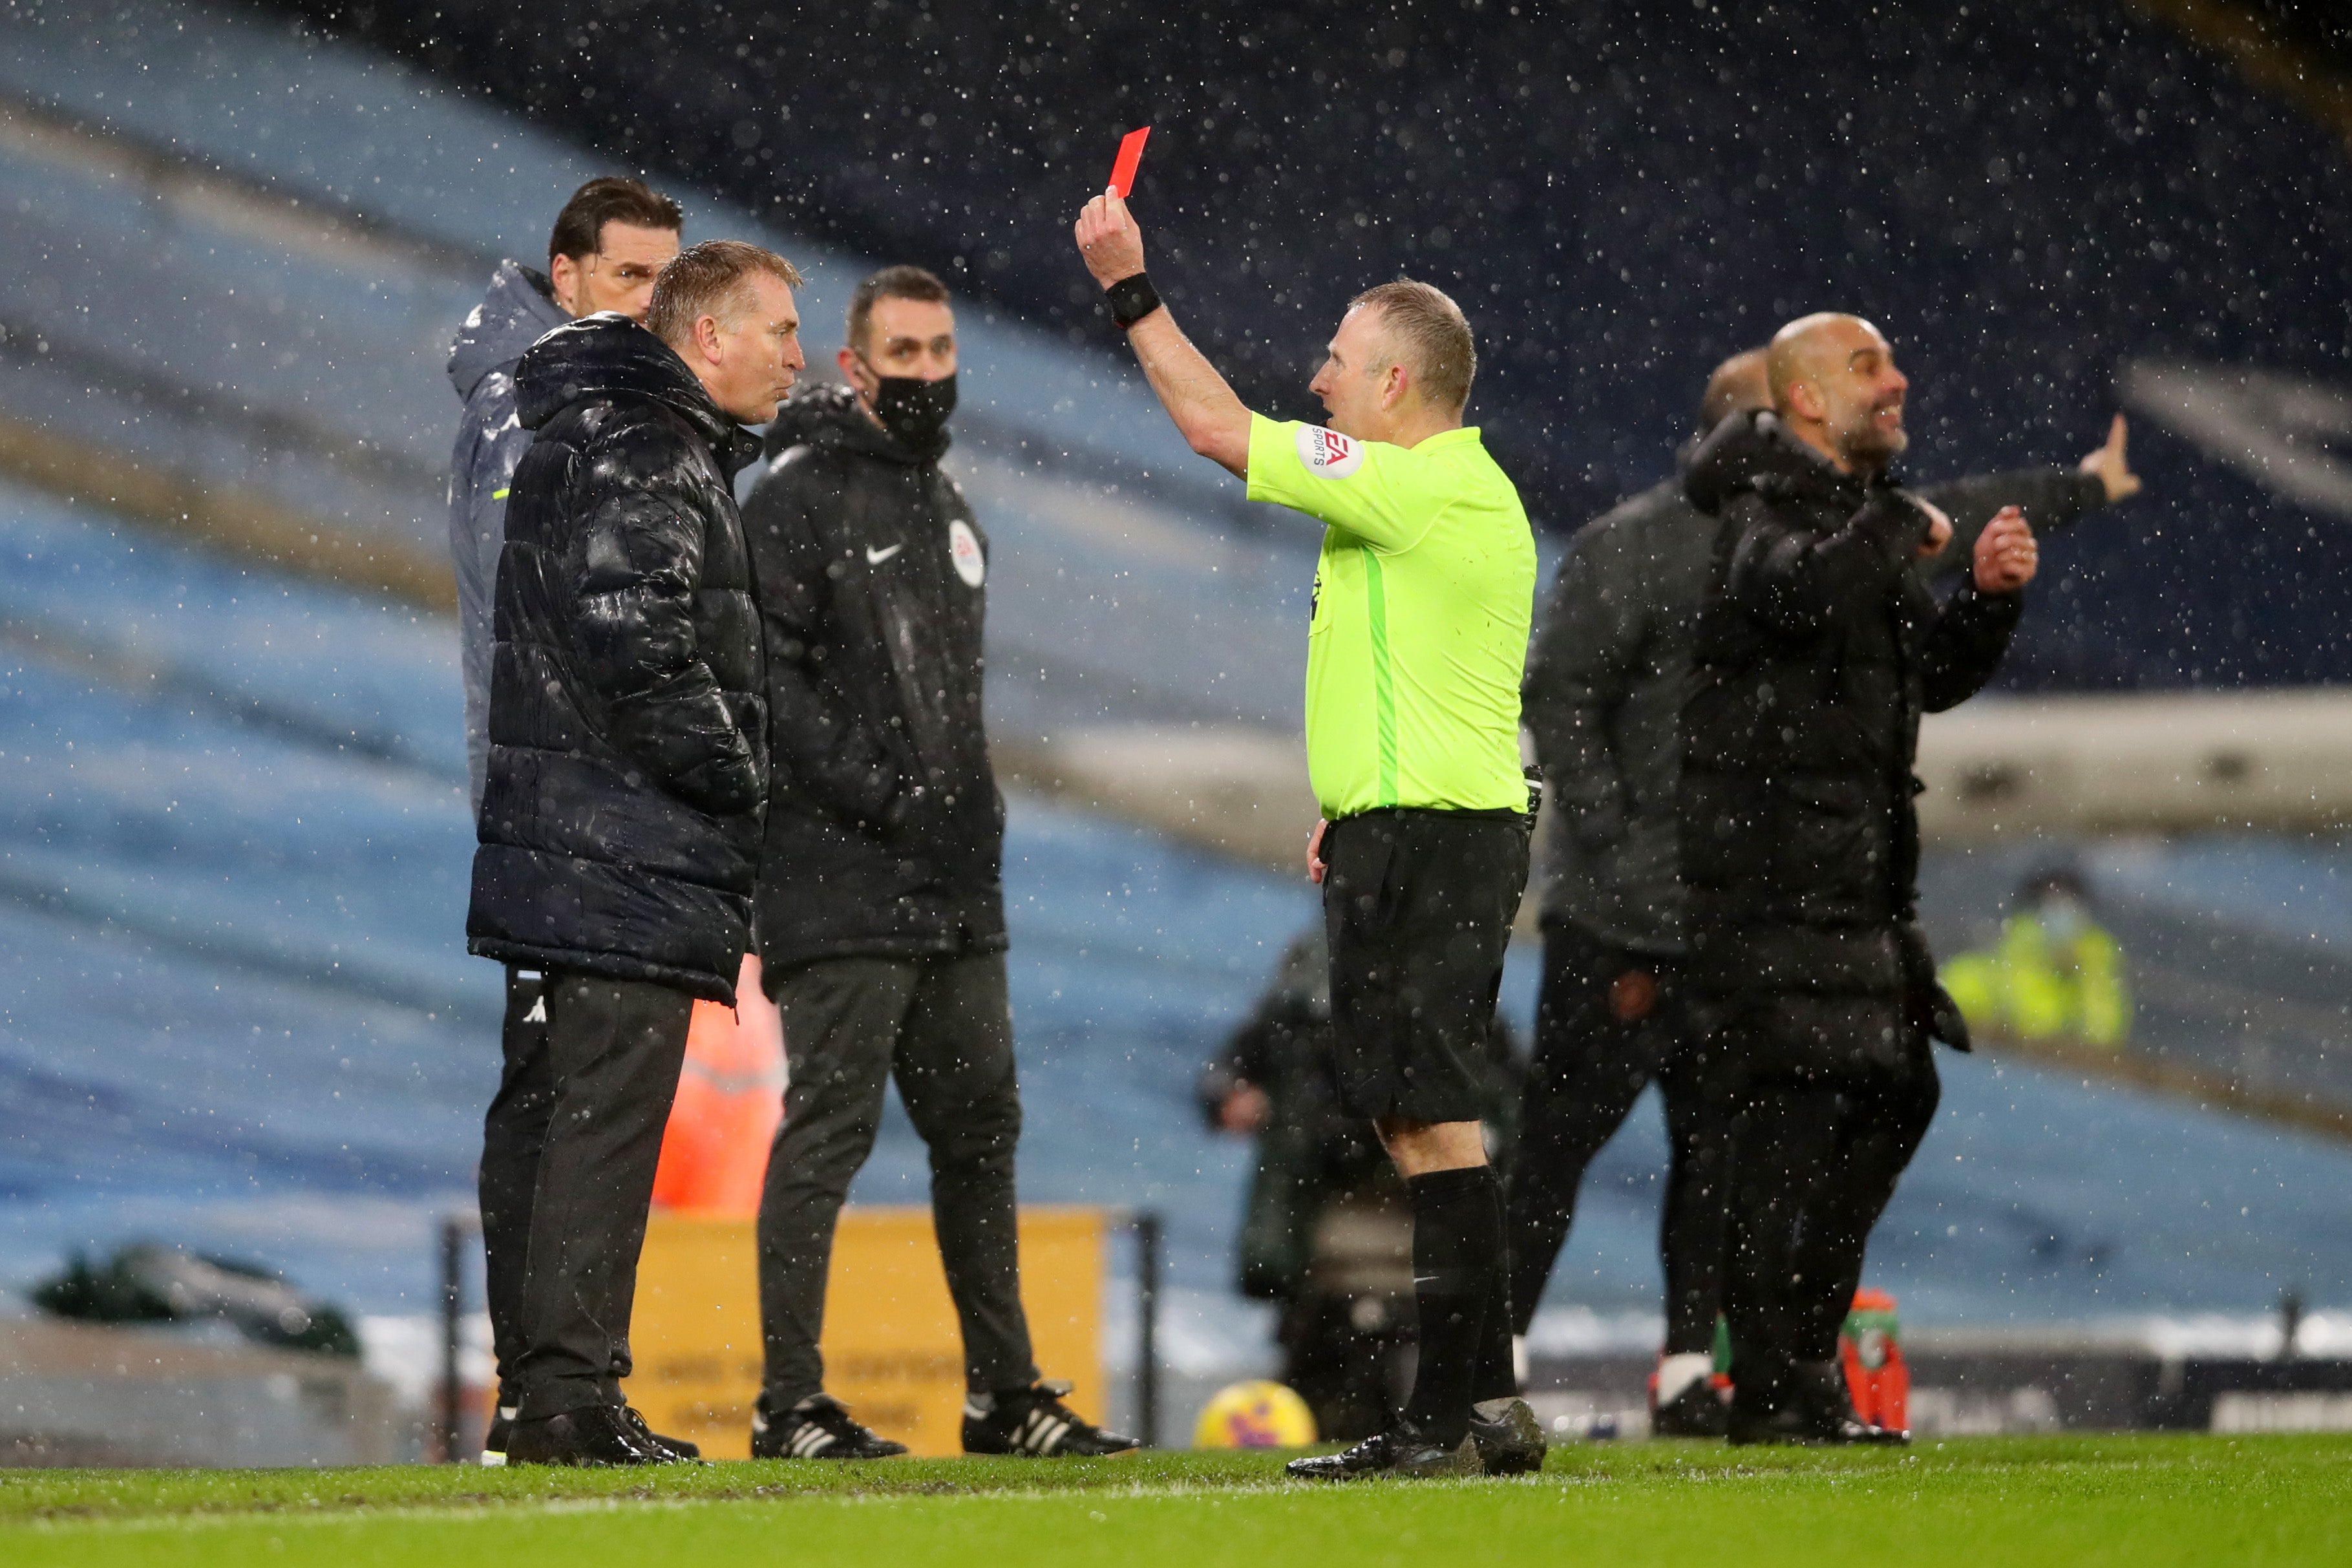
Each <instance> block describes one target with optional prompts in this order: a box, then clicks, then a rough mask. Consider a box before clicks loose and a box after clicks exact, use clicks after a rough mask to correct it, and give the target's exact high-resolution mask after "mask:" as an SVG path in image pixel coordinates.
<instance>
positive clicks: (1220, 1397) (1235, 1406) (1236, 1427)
mask: <svg viewBox="0 0 2352 1568" xmlns="http://www.w3.org/2000/svg"><path fill="white" fill-rule="evenodd" d="M1313 1441H1315V1414H1314V1412H1313V1411H1310V1410H1308V1409H1307V1401H1305V1400H1303V1399H1301V1398H1299V1397H1298V1395H1297V1394H1294V1393H1292V1392H1291V1391H1290V1390H1289V1389H1287V1388H1285V1387H1284V1386H1283V1385H1282V1384H1278V1383H1273V1382H1269V1381H1267V1380H1266V1379H1264V1378H1258V1379H1255V1380H1253V1381H1251V1382H1248V1383H1236V1384H1228V1385H1227V1386H1225V1387H1223V1388H1221V1389H1219V1390H1218V1391H1217V1393H1216V1394H1215V1396H1214V1397H1213V1398H1212V1399H1211V1400H1210V1401H1209V1403H1208V1404H1206V1405H1202V1407H1201V1419H1200V1421H1199V1422H1198V1423H1196V1424H1195V1425H1194V1426H1193V1427H1192V1447H1195V1448H1303V1447H1307V1445H1308V1444H1309V1443H1312V1442H1313Z"/></svg>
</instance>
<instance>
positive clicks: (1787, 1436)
mask: <svg viewBox="0 0 2352 1568" xmlns="http://www.w3.org/2000/svg"><path fill="white" fill-rule="evenodd" d="M1745 1394H1748V1390H1747V1389H1746V1388H1744V1387H1735V1388H1734V1389H1733V1390H1732V1392H1731V1419H1730V1423H1729V1425H1730V1430H1729V1432H1727V1434H1726V1436H1728V1437H1729V1438H1730V1439H1731V1442H1732V1445H1733V1446H1734V1447H1746V1446H1747V1445H1748V1444H1752V1443H1799V1444H1803V1445H1806V1446H1808V1447H1890V1448H1899V1447H1904V1446H1905V1445H1906V1444H1908V1443H1909V1442H1910V1441H1911V1434H1910V1433H1908V1432H1906V1431H1903V1430H1901V1429H1900V1428H1898V1427H1892V1426H1873V1425H1871V1424H1870V1423H1869V1422H1867V1421H1864V1419H1863V1418H1862V1417H1861V1416H1859V1415H1855V1414H1854V1410H1853V1399H1852V1398H1851V1397H1849V1396H1848V1394H1846V1388H1845V1371H1844V1369H1843V1368H1842V1367H1840V1366H1839V1365H1838V1363H1835V1362H1833V1361H1822V1362H1799V1363H1797V1365H1796V1367H1795V1369H1794V1373H1793V1375H1792V1376H1791V1377H1790V1379H1789V1381H1788V1386H1787V1387H1786V1389H1785V1390H1784V1391H1783V1393H1782V1396H1781V1397H1780V1399H1779V1400H1778V1401H1776V1402H1775V1403H1774V1404H1773V1405H1769V1406H1767V1405H1765V1403H1764V1402H1763V1400H1761V1399H1760V1398H1743V1397H1742V1396H1743V1395H1745Z"/></svg>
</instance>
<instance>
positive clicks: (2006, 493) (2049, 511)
mask: <svg viewBox="0 0 2352 1568" xmlns="http://www.w3.org/2000/svg"><path fill="white" fill-rule="evenodd" d="M1920 493H1921V494H1922V495H1924V496H1926V497H1927V499H1928V500H1931V501H1934V502H1935V503H1936V504H1937V506H1939V507H1941V508H1943V509H1944V514H1945V515H1946V516H1947V517H1949V518H1950V519H1951V520H1952V541H1951V542H1950V543H1948V544H1947V545H1945V546H1944V548H1943V549H1941V550H1939V551H1937V552H1936V553H1935V554H1934V555H1933V556H1932V557H1930V558H1929V559H1928V561H1927V575H1928V576H1930V577H1945V576H1949V575H1950V574H1953V573H1955V572H1958V571H1961V570H1963V569H1965V568H1966V567H1968V566H1969V564H1970V563H1971V562H1972V561H1973V559H1974V554H1975V551H1976V547H1977V536H1978V535H1979V534H1980V533H1982V532H1984V531H1985V524H1987V523H1989V522H1990V521H1992V520H1993V514H1994V513H1996V512H1998V511H1999V510H2000V509H2001V508H2003V507H2005V506H2014V507H2021V508H2022V509H2023V510H2024V511H2025V521H2027V522H2030V523H2032V525H2033V531H2034V532H2036V533H2048V532H2051V531H2053V530H2056V529H2061V528H2065V527H2068V526H2070V525H2071V524H2073V523H2074V521H2076V520H2077V519H2079V518H2081V517H2082V516H2083V514H2084V513H2085V512H2089V511H2095V510H2098V509H2099V508H2100V507H2103V506H2105V505H2106V504H2107V488H2106V486H2105V485H2103V484H2101V483H2100V482H2099V479H2098V477H2097V476H2096V475H2095V474H2085V473H2083V472H2080V471H2079V470H2076V469H2073V468H2055V467H2045V468H2018V469H2014V470H2012V471H2011V472H2009V473H2006V474H1972V475H1970V476H1969V477H1968V478H1967V479H1948V480H1946V481H1945V482H1944V483H1942V484H1939V485H1931V486H1929V487H1928V488H1927V489H1925V490H1922V491H1921V492H1920Z"/></svg>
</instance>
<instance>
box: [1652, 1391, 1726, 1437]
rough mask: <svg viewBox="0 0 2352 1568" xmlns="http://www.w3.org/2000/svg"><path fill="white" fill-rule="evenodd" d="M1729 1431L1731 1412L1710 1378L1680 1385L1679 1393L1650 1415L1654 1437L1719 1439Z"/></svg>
mask: <svg viewBox="0 0 2352 1568" xmlns="http://www.w3.org/2000/svg"><path fill="white" fill-rule="evenodd" d="M1730 1429H1731V1413H1730V1411H1728V1410H1727V1409H1726V1408H1725V1407H1724V1403H1723V1400H1722V1398H1721V1396H1719V1395H1718V1394H1717V1393H1716V1392H1715V1381H1714V1379H1712V1378H1706V1377H1702V1378H1699V1379H1697V1380H1696V1382H1692V1383H1686V1384H1683V1388H1682V1392H1681V1393H1679V1394H1675V1396H1674V1397H1673V1398H1672V1399H1669V1400H1667V1401H1666V1402H1665V1403H1664V1405H1659V1406H1658V1407H1657V1408H1656V1409H1655V1410H1653V1411H1651V1412H1650V1436H1653V1437H1720V1436H1723V1435H1724V1434H1725V1433H1726V1432H1727V1431H1729V1430H1730Z"/></svg>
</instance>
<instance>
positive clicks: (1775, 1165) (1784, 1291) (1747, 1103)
mask: <svg viewBox="0 0 2352 1568" xmlns="http://www.w3.org/2000/svg"><path fill="white" fill-rule="evenodd" d="M1886 1013H1887V1016H1888V1017H1889V1018H1890V1019H1895V1020H1898V1022H1896V1023H1895V1027H1897V1028H1900V1027H1901V1026H1900V1023H1899V1017H1900V1013H1901V1009H1900V1008H1899V1007H1897V1006H1895V1005H1889V1006H1888V1007H1887V1008H1886ZM1905 1032H1906V1034H1907V1035H1908V1036H1909V1038H1908V1040H1907V1042H1906V1048H1905V1050H1904V1052H1903V1058H1904V1059H1903V1062H1902V1064H1901V1065H1900V1066H1899V1067H1897V1068H1890V1069H1886V1070H1879V1071H1873V1072H1869V1073H1864V1074H1853V1075H1838V1076H1834V1077H1832V1076H1825V1075H1818V1074H1805V1073H1781V1072H1774V1071H1771V1070H1769V1068H1767V1069H1765V1070H1760V1071H1759V1072H1757V1073H1755V1074H1754V1075H1753V1076H1751V1077H1750V1078H1749V1079H1748V1082H1747V1084H1746V1087H1745V1089H1744V1091H1743V1092H1742V1093H1741V1096H1740V1106H1739V1113H1738V1119H1737V1121H1736V1122H1735V1125H1734V1131H1733V1155H1732V1161H1733V1164H1732V1170H1733V1174H1732V1180H1731V1184H1730V1185H1731V1229H1730V1238H1731V1249H1730V1268H1729V1269H1728V1271H1727V1279H1726V1281H1725V1288H1724V1315H1725V1316H1726V1318H1727V1319H1728V1320H1729V1322H1730V1328H1731V1379H1732V1383H1733V1384H1734V1385H1735V1387H1736V1388H1737V1390H1738V1395H1737V1396H1738V1399H1739V1401H1740V1403H1741V1404H1743V1405H1751V1404H1752V1405H1756V1406H1758V1407H1759V1408H1762V1409H1768V1410H1769V1409H1772V1408H1777V1407H1778V1406H1779V1405H1780V1403H1782V1401H1783V1400H1785V1399H1786V1398H1787V1397H1789V1396H1790V1393H1791V1391H1792V1390H1793V1389H1795V1388H1796V1387H1797V1386H1798V1384H1797V1381H1796V1377H1797V1372H1796V1369H1797V1368H1798V1366H1799V1365H1800V1364H1801V1363H1822V1362H1828V1361H1831V1360H1832V1359H1833V1358H1835V1356H1836V1355H1837V1337H1838V1329H1839V1326H1840V1325H1841V1324H1843V1322H1844V1321H1845V1317H1846V1313H1847V1311H1848V1310H1849V1309H1850V1308H1851V1307H1852V1306H1853V1293H1854V1290H1855V1289H1856V1287H1858V1286H1859V1285H1860V1284H1861V1283H1862V1266H1863V1256H1864V1250H1865V1248H1866V1247H1867V1246H1868V1243H1869V1240H1870V1232H1871V1229H1872V1227H1873V1226H1875V1225H1877V1223H1878V1216H1879V1215H1882V1214H1884V1213H1885V1209H1886V1205H1887V1204H1888V1202H1889V1201H1890V1200H1891V1199H1893V1197H1894V1196H1895V1184H1896V1183H1897V1182H1898V1181H1899V1180H1900V1179H1901V1177H1902V1174H1903V1172H1904V1169H1905V1168H1906V1166H1908V1165H1909V1164H1910V1163H1911V1157H1912V1156H1913V1155H1914V1154H1916V1153H1917V1152H1918V1151H1919V1144H1920V1142H1921V1140H1923V1139H1925V1138H1926V1137H1927V1129H1928V1127H1929V1126H1930V1125H1931V1124H1932V1123H1933V1122H1934V1121H1935V1119H1936V1106H1937V1101H1938V1100H1939V1099H1940V1098H1941V1094H1942V1089H1941V1085H1940V1084H1939V1083H1938V1082H1937V1077H1936V1064H1935V1060H1934V1058H1933V1057H1932V1056H1931V1055H1930V1054H1929V1047H1928V1045H1927V1041H1926V1039H1925V1038H1922V1037H1918V1036H1917V1035H1916V1032H1914V1031H1905Z"/></svg>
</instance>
